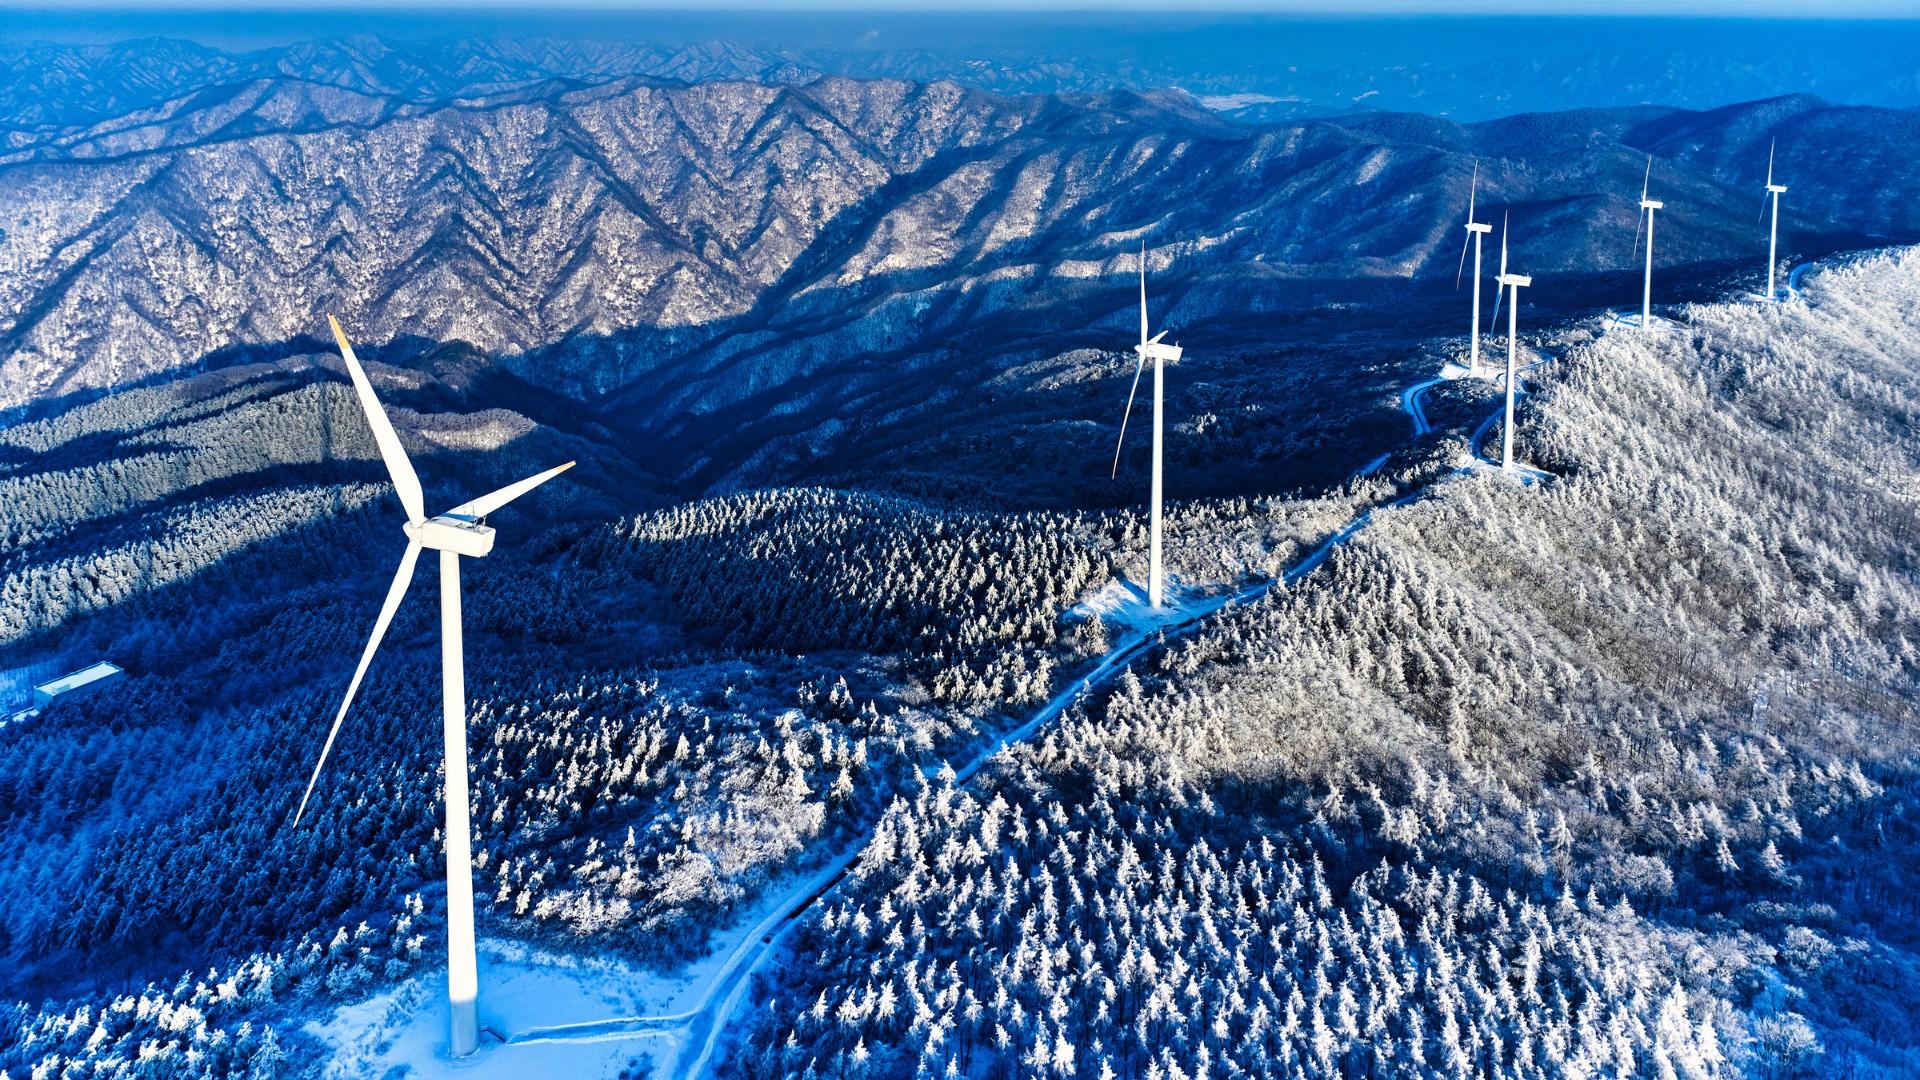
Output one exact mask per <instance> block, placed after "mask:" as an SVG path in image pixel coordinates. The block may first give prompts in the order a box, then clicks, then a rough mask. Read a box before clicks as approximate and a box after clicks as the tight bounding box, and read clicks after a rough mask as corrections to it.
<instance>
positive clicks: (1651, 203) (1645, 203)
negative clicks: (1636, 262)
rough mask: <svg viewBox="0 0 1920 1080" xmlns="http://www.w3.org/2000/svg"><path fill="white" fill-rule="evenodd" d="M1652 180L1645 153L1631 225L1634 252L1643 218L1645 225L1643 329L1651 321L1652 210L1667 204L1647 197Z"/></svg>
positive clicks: (1641, 307)
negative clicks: (1637, 204)
mask: <svg viewBox="0 0 1920 1080" xmlns="http://www.w3.org/2000/svg"><path fill="white" fill-rule="evenodd" d="M1652 180H1653V155H1652V154H1648V155H1647V171H1646V173H1645V174H1644V175H1642V176H1641V177H1640V218H1639V219H1636V220H1635V222H1634V226H1633V250H1634V254H1636V255H1637V254H1639V253H1640V224H1641V220H1642V219H1644V221H1645V223H1646V226H1647V274H1646V279H1645V280H1644V281H1643V282H1642V284H1641V286H1640V329H1642V330H1645V329H1647V327H1649V326H1650V325H1652V322H1653V212H1654V211H1655V210H1659V209H1662V208H1664V207H1665V206H1666V205H1667V204H1666V203H1663V202H1661V201H1660V200H1659V199H1649V198H1647V185H1648V184H1649V183H1651V182H1652Z"/></svg>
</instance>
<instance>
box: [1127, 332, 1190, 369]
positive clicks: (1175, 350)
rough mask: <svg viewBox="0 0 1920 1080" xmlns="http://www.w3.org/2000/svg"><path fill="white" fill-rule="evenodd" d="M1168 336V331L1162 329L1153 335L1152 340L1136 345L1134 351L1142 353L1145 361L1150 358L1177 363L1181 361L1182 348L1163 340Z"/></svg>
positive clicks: (1142, 359) (1142, 360)
mask: <svg viewBox="0 0 1920 1080" xmlns="http://www.w3.org/2000/svg"><path fill="white" fill-rule="evenodd" d="M1166 336H1167V332H1166V331H1165V330H1162V331H1160V332H1159V333H1157V334H1155V335H1153V340H1152V341H1149V342H1147V343H1145V344H1143V345H1135V346H1134V347H1133V351H1134V352H1136V353H1139V354H1140V359H1141V362H1143V363H1144V362H1145V361H1148V360H1160V361H1164V362H1165V363H1169V364H1177V363H1179V362H1180V353H1181V351H1182V350H1181V348H1180V346H1178V345H1169V344H1167V343H1166V342H1164V341H1162V340H1161V339H1162V338H1164V337H1166Z"/></svg>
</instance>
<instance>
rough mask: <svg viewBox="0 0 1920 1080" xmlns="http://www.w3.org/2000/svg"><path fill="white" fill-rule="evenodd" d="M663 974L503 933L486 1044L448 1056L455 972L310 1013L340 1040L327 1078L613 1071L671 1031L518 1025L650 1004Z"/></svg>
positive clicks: (483, 1021) (474, 1079)
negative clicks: (550, 1034) (565, 1032)
mask: <svg viewBox="0 0 1920 1080" xmlns="http://www.w3.org/2000/svg"><path fill="white" fill-rule="evenodd" d="M660 983H661V980H659V979H657V978H656V977H653V976H650V975H648V974H646V973H644V972H639V971H635V970H632V969H630V968H627V967H626V966H624V965H622V964H619V963H616V962H613V961H609V960H582V959H577V958H573V957H565V956H555V955H549V954H545V953H538V952H535V951H533V950H530V949H527V948H526V947H524V946H521V945H517V944H514V943H512V942H504V941H485V942H482V943H481V947H480V1028H481V1037H480V1049H479V1050H478V1051H476V1052H475V1053H474V1054H473V1055H472V1056H470V1057H466V1058H461V1059H455V1058H451V1057H449V1056H447V996H446V973H445V971H444V969H443V970H441V971H438V972H433V973H429V974H425V975H420V976H416V977H414V978H412V979H409V980H407V981H406V982H404V983H401V984H400V985H399V986H397V987H394V988H392V989H389V990H387V991H385V992H383V993H381V994H377V995H375V996H374V997H372V998H369V999H367V1000H366V1001H361V1002H357V1003H354V1004H351V1005H345V1006H342V1007H340V1008H339V1009H337V1010H335V1011H334V1013H333V1015H332V1016H331V1017H329V1018H327V1019H324V1020H313V1021H309V1022H308V1023H307V1025H306V1027H305V1030H306V1032H307V1033H308V1034H310V1035H312V1036H314V1037H315V1038H317V1039H319V1040H320V1041H321V1042H322V1043H323V1044H325V1045H327V1046H328V1047H330V1048H331V1049H332V1053H331V1056H330V1058H329V1060H328V1061H327V1063H326V1065H325V1066H324V1067H323V1068H322V1070H321V1076H323V1077H326V1078H328V1080H334V1078H339V1080H346V1078H348V1077H365V1076H378V1077H382V1078H391V1080H400V1078H402V1077H410V1078H413V1077H417V1078H421V1080H425V1078H430V1077H461V1078H464V1080H496V1078H497V1080H514V1078H520V1077H534V1076H556V1077H558V1076H565V1077H577V1078H579V1080H593V1078H596V1077H605V1078H608V1080H612V1078H614V1077H618V1076H619V1075H620V1073H621V1072H622V1071H623V1070H624V1069H625V1068H626V1067H627V1066H628V1065H629V1064H630V1063H632V1061H633V1060H634V1059H635V1058H636V1057H638V1056H641V1055H643V1054H647V1053H648V1049H649V1046H648V1043H649V1041H652V1044H653V1046H654V1047H655V1048H656V1049H668V1047H666V1046H663V1045H661V1044H660V1042H659V1038H660V1036H661V1035H662V1034H666V1033H664V1032H641V1033H634V1034H631V1035H627V1036H624V1037H617V1038H612V1039H599V1040H589V1041H580V1042H569V1041H542V1042H531V1043H514V1042H509V1041H507V1040H509V1039H511V1038H512V1037H513V1036H514V1035H515V1034H517V1033H519V1032H522V1031H528V1030H531V1029H534V1028H539V1027H545V1026H550V1025H555V1024H565V1023H569V1022H573V1021H578V1020H580V1019H582V1018H584V1017H594V1016H608V1015H615V1016H618V1015H628V1014H634V1013H640V1012H643V1011H647V1010H646V1006H648V1005H650V1004H652V1002H651V1001H649V1000H647V999H649V998H651V997H653V996H655V995H656V994H659V993H660V992H661V991H662V990H667V992H668V993H669V994H670V993H671V992H672V991H674V990H678V989H679V986H678V984H677V983H676V984H675V985H674V986H673V987H671V989H668V988H665V987H663V986H661V985H660Z"/></svg>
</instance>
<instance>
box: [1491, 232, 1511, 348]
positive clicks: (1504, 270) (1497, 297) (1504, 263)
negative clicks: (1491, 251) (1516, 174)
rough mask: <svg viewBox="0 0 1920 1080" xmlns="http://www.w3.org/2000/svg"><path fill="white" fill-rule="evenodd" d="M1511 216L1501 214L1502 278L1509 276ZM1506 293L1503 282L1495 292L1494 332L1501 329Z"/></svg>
mask: <svg viewBox="0 0 1920 1080" xmlns="http://www.w3.org/2000/svg"><path fill="white" fill-rule="evenodd" d="M1510 214H1511V211H1506V210H1503V211H1501V212H1500V276H1501V277H1506V276H1507V218H1508V217H1509V216H1510ZM1506 292H1507V286H1506V283H1505V282H1502V283H1501V285H1500V287H1499V288H1497V289H1495V290H1493V321H1492V322H1491V323H1489V324H1488V325H1490V326H1491V327H1492V328H1493V330H1498V329H1500V301H1501V299H1502V298H1503V297H1504V296H1505V295H1506ZM1489 332H1491V331H1489Z"/></svg>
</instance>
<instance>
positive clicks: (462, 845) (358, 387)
mask: <svg viewBox="0 0 1920 1080" xmlns="http://www.w3.org/2000/svg"><path fill="white" fill-rule="evenodd" d="M327 321H328V322H329V323H331V324H332V326H333V336H334V339H335V340H337V341H338V342H339V343H340V357H341V359H343V360H345V361H346V363H347V374H348V375H349V376H350V377H352V379H353V390H354V393H355V394H357V395H358V396H359V398H360V408H361V409H362V410H363V411H365V412H366V414H367V426H368V427H371V428H372V429H373V441H374V444H375V445H377V446H378V447H379V448H380V457H381V459H382V460H383V461H385V462H386V465H387V474H388V475H389V476H391V477H392V478H393V488H394V490H395V491H397V492H398V493H399V494H400V505H401V506H402V507H404V508H405V509H406V512H407V522H406V524H405V525H403V526H401V531H402V532H404V533H406V534H407V550H406V551H405V552H404V553H403V554H402V555H401V556H400V569H399V571H398V572H397V573H395V574H394V575H393V584H391V585H389V586H388V587H387V598H386V600H385V602H383V603H382V604H381V605H380V616H379V618H377V619H375V620H374V622H373V635H372V636H371V637H369V638H368V639H367V647H366V648H365V649H364V650H362V651H361V653H360V666H359V667H357V668H355V669H354V671H353V681H351V682H349V683H348V684H347V696H346V698H345V700H343V701H341V702H340V711H339V712H338V713H336V714H335V715H334V718H333V727H332V728H331V729H329V730H328V731H327V741H326V744H325V745H324V746H322V747H321V748H320V760H319V761H317V762H315V763H314V766H313V776H312V777H311V778H309V779H308V780H307V790H306V792H305V793H304V794H302V795H301V796H300V809H299V810H298V811H296V812H295V813H294V816H293V824H294V827H295V828H298V827H299V825H300V819H301V818H302V817H303V816H304V815H305V814H306V812H307V800H308V799H309V798H310V797H312V795H313V786H314V784H315V783H317V782H318V781H319V779H320V770H321V769H322V768H323V767H325V765H326V763H327V755H328V754H329V753H331V752H332V750H333V740H334V737H335V736H337V735H339V734H340V723H341V721H343V720H345V719H346V718H347V709H348V708H349V707H350V706H352V704H353V695H354V694H355V693H357V692H358V691H359V689H360V680H361V678H362V677H363V676H365V675H366V673H367V664H368V663H370V662H371V661H372V660H373V654H374V652H375V651H376V650H377V649H379V647H380V639H381V638H382V637H384V636H385V635H386V632H387V625H388V624H389V623H391V622H392V621H393V613H394V611H395V610H397V609H398V608H399V607H400V600H401V598H402V597H404V596H406V594H407V586H408V585H409V584H410V583H411V582H412V581H413V566H414V562H415V560H417V559H418V558H419V556H420V549H421V548H423V547H425V548H432V549H434V550H435V551H438V552H439V553H440V666H441V684H440V685H441V692H442V694H443V696H444V702H443V707H442V710H441V712H442V719H443V721H444V724H443V727H444V729H445V736H446V755H447V759H446V769H445V772H446V785H445V794H446V802H447V806H446V815H447V819H446V836H447V998H448V1000H449V1001H450V1002H451V1004H452V1007H453V1030H452V1051H453V1055H454V1056H455V1057H464V1056H466V1055H467V1054H471V1053H473V1051H474V1050H475V1049H476V1048H477V1047H478V1046H479V1043H480V1026H479V1018H478V1014H477V1011H476V1006H477V1000H478V998H479V993H480V975H479V966H478V964H477V963H476V961H475V958H474V949H473V859H472V838H471V830H470V829H469V828H468V824H467V691H466V677H465V653H464V650H463V649H462V647H461V641H460V557H461V556H462V555H466V556H469V557H472V558H480V557H481V556H484V555H486V554H487V553H488V552H490V551H492V550H493V530H492V529H490V528H488V527H487V526H486V524H485V521H486V517H487V515H488V514H491V513H493V512H494V511H495V510H498V509H500V508H501V507H503V506H505V505H507V504H508V503H510V502H512V501H513V500H515V499H517V498H519V497H520V496H522V495H525V494H526V493H527V492H529V491H532V490H533V489H534V488H536V487H539V486H540V485H541V484H544V483H546V482H547V481H548V480H551V479H553V478H554V477H556V476H558V475H560V474H561V473H563V472H565V471H567V470H568V469H570V468H572V467H573V462H571V461H569V462H567V463H566V464H565V465H561V466H559V467H558V468H553V469H548V470H547V471H546V472H543V473H539V474H537V475H534V476H529V477H527V478H526V479H525V480H520V481H517V482H515V483H512V484H508V485H507V486H506V487H503V488H501V489H500V490H498V491H495V492H493V493H491V494H488V495H482V496H480V497H479V498H477V499H474V500H472V501H470V502H464V503H461V504H460V505H459V506H456V507H454V508H453V509H451V510H449V511H447V512H446V513H444V514H441V515H439V516H437V517H432V518H429V517H427V516H426V500H425V498H424V496H423V495H422V493H421V490H420V478H419V477H418V476H417V475H415V473H414V471H413V464H412V463H411V462H409V461H408V460H407V454H406V451H405V450H403V449H402V448H401V446H400V437H399V436H398V435H396V434H394V430H393V424H392V422H391V421H389V420H388V419H387V413H386V410H385V409H383V408H381V407H380V399H379V398H377V397H375V396H374V393H373V384H372V383H370V382H368V381H367V373H366V372H365V371H363V370H361V368H360V361H359V359H358V358H356V357H355V356H354V355H353V346H351V345H349V344H347V336H346V334H344V333H342V332H341V330H340V322H339V320H337V319H335V318H333V317H332V316H331V315H329V316H328V317H327Z"/></svg>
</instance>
